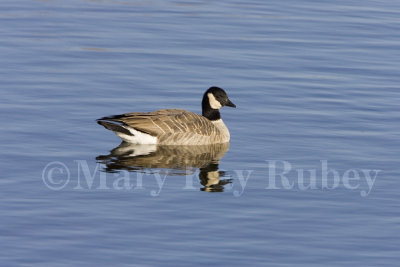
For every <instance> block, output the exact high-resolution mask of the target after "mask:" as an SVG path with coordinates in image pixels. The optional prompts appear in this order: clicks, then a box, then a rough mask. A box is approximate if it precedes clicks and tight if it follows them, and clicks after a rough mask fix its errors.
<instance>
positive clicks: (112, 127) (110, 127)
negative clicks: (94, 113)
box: [97, 119, 133, 136]
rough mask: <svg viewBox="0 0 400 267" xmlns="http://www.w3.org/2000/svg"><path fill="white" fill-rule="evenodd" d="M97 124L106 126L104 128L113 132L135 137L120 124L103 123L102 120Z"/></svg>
mask: <svg viewBox="0 0 400 267" xmlns="http://www.w3.org/2000/svg"><path fill="white" fill-rule="evenodd" d="M97 123H98V124H100V125H102V126H104V128H106V129H108V130H111V131H113V132H119V133H123V134H126V135H132V136H133V134H132V133H131V132H130V131H128V130H127V129H125V128H124V127H123V126H121V125H119V124H116V123H111V122H107V121H102V120H101V119H100V120H97Z"/></svg>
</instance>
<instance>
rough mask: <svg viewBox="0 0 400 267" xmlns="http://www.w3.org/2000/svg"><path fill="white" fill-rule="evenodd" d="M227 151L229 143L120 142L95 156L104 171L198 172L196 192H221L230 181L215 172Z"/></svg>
mask: <svg viewBox="0 0 400 267" xmlns="http://www.w3.org/2000/svg"><path fill="white" fill-rule="evenodd" d="M228 150H229V143H224V144H213V145H201V146H157V145H134V144H130V143H125V142H122V143H121V144H120V145H119V146H118V147H116V148H114V149H113V150H111V151H110V154H108V155H99V156H98V157H97V158H96V160H97V162H99V163H101V164H104V171H105V172H111V173H116V172H118V171H120V170H127V171H137V172H146V173H151V172H154V171H155V170H154V169H157V172H161V173H164V174H165V175H187V174H193V173H195V172H196V170H197V169H199V171H200V172H199V180H200V184H201V185H202V186H203V188H201V189H200V190H202V191H208V192H222V191H223V190H224V186H225V185H227V184H229V183H231V181H232V180H231V179H221V177H224V176H225V172H224V171H219V170H218V165H219V161H220V160H221V158H222V157H223V156H224V155H225V153H226V152H227V151H228Z"/></svg>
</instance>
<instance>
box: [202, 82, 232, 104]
mask: <svg viewBox="0 0 400 267" xmlns="http://www.w3.org/2000/svg"><path fill="white" fill-rule="evenodd" d="M205 101H206V102H208V104H209V106H210V107H211V108H212V109H220V108H222V107H225V106H227V107H233V108H236V105H235V104H233V103H232V101H230V100H229V98H228V95H227V94H226V92H225V91H224V90H223V89H222V88H219V87H216V86H213V87H210V88H209V89H208V90H207V91H206V92H205V93H204V96H203V102H205ZM203 104H205V103H203Z"/></svg>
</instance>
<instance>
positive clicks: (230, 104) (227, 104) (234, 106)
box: [225, 99, 236, 108]
mask: <svg viewBox="0 0 400 267" xmlns="http://www.w3.org/2000/svg"><path fill="white" fill-rule="evenodd" d="M225 106H227V107H233V108H236V105H235V104H233V103H232V101H230V100H229V99H228V102H227V103H226V104H225Z"/></svg>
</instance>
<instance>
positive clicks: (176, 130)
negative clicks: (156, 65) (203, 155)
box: [97, 86, 236, 145]
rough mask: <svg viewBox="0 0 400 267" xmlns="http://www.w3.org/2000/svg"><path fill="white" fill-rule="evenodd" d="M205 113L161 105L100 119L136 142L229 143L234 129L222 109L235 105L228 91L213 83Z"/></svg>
mask: <svg viewBox="0 0 400 267" xmlns="http://www.w3.org/2000/svg"><path fill="white" fill-rule="evenodd" d="M201 105H202V115H199V114H196V113H193V112H190V111H187V110H183V109H160V110H157V111H153V112H133V113H125V114H121V115H114V116H110V117H103V118H100V119H98V120H97V123H98V124H100V125H102V126H104V127H105V128H106V129H108V130H111V131H113V132H114V133H115V134H116V135H118V136H119V137H120V138H121V139H122V140H123V141H125V142H128V143H132V144H153V145H154V144H156V145H209V144H219V143H226V142H229V140H230V133H229V130H228V128H227V127H226V126H225V124H224V122H223V121H222V119H221V114H220V112H219V110H220V108H222V107H224V106H228V107H234V108H236V105H235V104H233V103H232V102H231V101H230V100H229V98H228V95H227V94H226V92H225V91H224V90H223V89H222V88H219V87H216V86H213V87H210V88H209V89H208V90H207V91H206V92H205V93H204V95H203V100H202V103H201Z"/></svg>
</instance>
